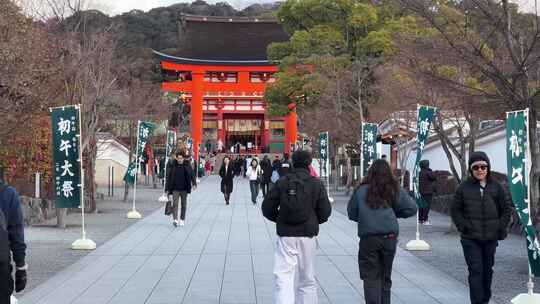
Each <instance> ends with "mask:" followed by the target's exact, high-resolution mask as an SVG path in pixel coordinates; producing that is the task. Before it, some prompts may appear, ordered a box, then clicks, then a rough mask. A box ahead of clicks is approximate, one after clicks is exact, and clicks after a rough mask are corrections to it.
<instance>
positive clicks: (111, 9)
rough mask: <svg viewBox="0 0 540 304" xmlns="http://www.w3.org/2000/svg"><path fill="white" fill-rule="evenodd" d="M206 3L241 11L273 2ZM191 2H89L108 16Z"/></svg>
mask: <svg viewBox="0 0 540 304" xmlns="http://www.w3.org/2000/svg"><path fill="white" fill-rule="evenodd" d="M205 1H206V2H208V3H216V2H227V3H229V4H230V5H232V6H234V7H235V8H236V9H243V8H245V7H246V6H249V5H250V4H253V3H272V2H275V1H274V0H205ZM181 2H187V3H191V2H193V1H191V0H188V1H182V0H90V3H89V5H90V6H91V8H96V9H99V10H101V11H103V12H104V13H106V14H109V15H117V14H121V13H125V12H128V11H130V10H132V9H140V10H143V11H148V10H150V9H152V8H155V7H160V6H169V5H172V4H175V3H181Z"/></svg>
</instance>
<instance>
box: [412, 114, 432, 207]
mask: <svg viewBox="0 0 540 304" xmlns="http://www.w3.org/2000/svg"><path fill="white" fill-rule="evenodd" d="M436 111H437V108H434V107H429V106H421V105H419V106H418V120H417V125H416V162H415V164H414V171H413V193H414V198H415V200H416V204H417V205H418V208H426V207H427V203H426V201H425V200H424V198H423V197H422V195H420V191H419V182H420V181H419V175H420V160H422V153H423V152H424V147H425V145H426V142H427V139H428V137H429V129H430V128H431V123H432V122H433V119H434V118H435V113H436Z"/></svg>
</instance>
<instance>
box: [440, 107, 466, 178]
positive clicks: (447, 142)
mask: <svg viewBox="0 0 540 304" xmlns="http://www.w3.org/2000/svg"><path fill="white" fill-rule="evenodd" d="M435 123H436V127H435V132H437V135H438V136H439V141H440V142H441V147H442V148H443V150H444V154H446V158H447V159H448V165H449V166H450V171H452V175H454V178H455V179H456V180H457V182H458V184H459V183H461V177H460V175H459V174H458V172H457V170H456V166H454V157H453V156H452V152H450V149H449V147H448V145H451V144H452V142H450V140H449V139H448V137H447V136H446V134H444V130H443V126H442V119H441V116H440V115H437V119H436V120H435Z"/></svg>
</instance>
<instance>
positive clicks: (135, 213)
mask: <svg viewBox="0 0 540 304" xmlns="http://www.w3.org/2000/svg"><path fill="white" fill-rule="evenodd" d="M140 127H141V121H140V120H139V121H137V144H136V148H135V162H136V163H135V168H136V171H135V178H134V182H133V206H132V209H131V211H129V212H128V213H127V218H128V219H140V218H142V216H141V214H140V213H139V212H138V211H137V210H136V209H135V200H136V199H137V175H139V165H140V162H139V137H140V135H139V133H140V130H139V129H140Z"/></svg>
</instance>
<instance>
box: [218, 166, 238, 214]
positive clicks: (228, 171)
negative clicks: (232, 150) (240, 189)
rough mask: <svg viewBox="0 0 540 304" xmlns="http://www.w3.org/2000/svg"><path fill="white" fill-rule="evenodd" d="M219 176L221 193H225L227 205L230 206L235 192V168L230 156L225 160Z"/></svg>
mask: <svg viewBox="0 0 540 304" xmlns="http://www.w3.org/2000/svg"><path fill="white" fill-rule="evenodd" d="M219 176H221V192H223V195H224V196H225V204H227V205H228V204H229V199H230V198H231V193H232V191H233V178H234V168H233V164H231V159H230V158H229V156H225V157H224V158H223V164H222V165H221V168H220V169H219Z"/></svg>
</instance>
